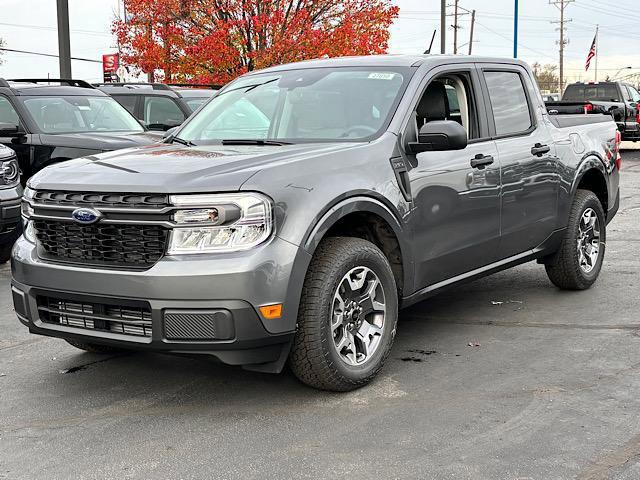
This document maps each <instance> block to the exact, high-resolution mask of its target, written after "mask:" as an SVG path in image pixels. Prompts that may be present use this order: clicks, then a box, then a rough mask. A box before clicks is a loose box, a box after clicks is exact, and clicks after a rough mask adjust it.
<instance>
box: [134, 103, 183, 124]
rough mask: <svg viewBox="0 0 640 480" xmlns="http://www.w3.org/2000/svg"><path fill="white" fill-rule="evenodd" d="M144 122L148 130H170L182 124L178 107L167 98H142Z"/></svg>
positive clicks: (181, 114)
mask: <svg viewBox="0 0 640 480" xmlns="http://www.w3.org/2000/svg"><path fill="white" fill-rule="evenodd" d="M143 115H144V118H143V120H144V122H145V124H146V125H147V126H149V127H150V128H153V127H155V128H160V127H162V128H171V127H175V126H177V125H180V124H181V123H182V122H184V119H185V116H184V113H182V110H180V107H178V105H177V104H176V102H174V101H173V100H171V99H170V98H167V97H152V96H145V97H144V108H143Z"/></svg>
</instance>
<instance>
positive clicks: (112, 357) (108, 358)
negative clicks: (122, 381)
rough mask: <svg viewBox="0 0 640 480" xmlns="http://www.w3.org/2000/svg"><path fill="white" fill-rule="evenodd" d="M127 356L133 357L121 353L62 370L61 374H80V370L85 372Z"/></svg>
mask: <svg viewBox="0 0 640 480" xmlns="http://www.w3.org/2000/svg"><path fill="white" fill-rule="evenodd" d="M127 355H131V354H130V353H128V352H127V353H120V354H118V355H111V356H109V357H107V358H99V359H98V360H94V361H93V362H89V363H84V364H82V365H76V366H75V367H69V368H63V369H62V370H60V373H62V374H67V373H76V372H79V371H80V370H84V369H86V368H88V367H90V366H92V365H96V364H98V363H104V362H108V361H109V360H114V359H116V358H120V357H124V356H127Z"/></svg>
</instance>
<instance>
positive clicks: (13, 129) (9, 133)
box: [0, 123, 24, 138]
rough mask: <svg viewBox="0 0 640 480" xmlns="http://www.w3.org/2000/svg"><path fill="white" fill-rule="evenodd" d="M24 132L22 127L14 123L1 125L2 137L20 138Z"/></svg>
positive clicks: (0, 135)
mask: <svg viewBox="0 0 640 480" xmlns="http://www.w3.org/2000/svg"><path fill="white" fill-rule="evenodd" d="M22 133H24V132H23V130H22V128H20V125H15V124H13V123H0V137H11V138H15V137H19V136H20V135H21V134H22Z"/></svg>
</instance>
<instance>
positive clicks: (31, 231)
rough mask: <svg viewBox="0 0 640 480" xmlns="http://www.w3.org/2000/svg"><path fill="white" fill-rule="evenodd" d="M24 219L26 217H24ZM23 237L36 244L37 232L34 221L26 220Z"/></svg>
mask: <svg viewBox="0 0 640 480" xmlns="http://www.w3.org/2000/svg"><path fill="white" fill-rule="evenodd" d="M23 219H24V217H23ZM22 235H23V236H24V238H25V239H27V240H28V241H30V242H31V243H36V230H35V228H34V226H33V220H25V221H24V228H23V229H22Z"/></svg>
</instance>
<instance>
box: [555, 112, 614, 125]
mask: <svg viewBox="0 0 640 480" xmlns="http://www.w3.org/2000/svg"><path fill="white" fill-rule="evenodd" d="M549 120H551V123H553V124H554V125H555V126H556V127H558V128H570V127H577V126H580V125H590V124H593V123H605V122H613V118H612V117H611V115H584V114H583V115H571V114H567V115H549Z"/></svg>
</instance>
